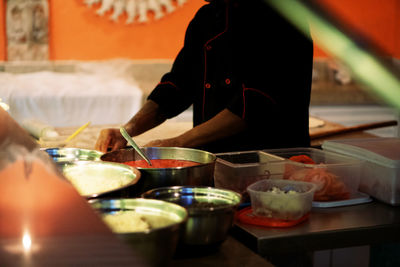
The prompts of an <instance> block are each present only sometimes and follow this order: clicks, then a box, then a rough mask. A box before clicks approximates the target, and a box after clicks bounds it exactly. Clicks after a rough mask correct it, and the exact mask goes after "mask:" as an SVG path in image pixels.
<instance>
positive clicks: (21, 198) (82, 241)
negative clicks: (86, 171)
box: [0, 109, 143, 266]
mask: <svg viewBox="0 0 400 267" xmlns="http://www.w3.org/2000/svg"><path fill="white" fill-rule="evenodd" d="M0 125H1V127H0V181H1V182H2V183H1V187H0V218H1V220H0V263H1V265H2V266H110V263H112V265H114V264H115V266H128V265H129V266H136V265H139V266H143V264H141V261H140V260H139V258H137V257H136V256H135V254H134V253H135V252H134V251H132V250H130V249H129V248H127V247H125V246H124V245H123V244H122V243H120V242H119V240H118V239H117V238H116V236H115V235H113V234H112V232H111V230H110V229H109V228H108V227H107V226H106V225H105V224H104V223H103V222H102V221H101V219H100V218H99V216H98V215H97V214H96V213H95V212H94V210H93V209H92V208H91V207H90V206H89V205H88V203H87V202H86V200H85V199H83V198H82V197H81V196H80V195H79V194H78V192H77V191H76V190H75V189H74V187H73V186H72V185H71V184H70V183H68V182H67V180H65V179H64V178H63V177H62V175H61V174H60V172H58V171H57V168H56V167H55V165H54V164H53V163H52V161H51V159H50V158H49V156H48V155H47V154H46V153H45V152H44V151H41V150H39V148H38V145H37V143H36V142H35V140H34V139H33V138H31V137H30V135H29V134H28V132H26V131H25V130H24V129H22V128H21V127H20V126H19V125H18V124H17V123H16V122H15V121H14V120H13V119H12V118H11V117H10V116H9V115H8V113H7V112H6V111H4V110H3V109H0Z"/></svg>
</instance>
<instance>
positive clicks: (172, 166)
mask: <svg viewBox="0 0 400 267" xmlns="http://www.w3.org/2000/svg"><path fill="white" fill-rule="evenodd" d="M141 149H142V151H143V152H144V153H145V154H146V156H147V157H148V158H149V159H150V161H151V164H152V165H151V166H150V165H148V164H147V162H146V161H145V160H144V159H142V157H141V156H140V155H139V154H138V153H136V151H135V150H134V149H133V148H130V149H120V150H116V151H112V152H108V153H105V154H103V155H102V156H101V158H100V159H101V160H103V161H111V162H118V163H123V164H126V165H129V166H131V167H135V168H137V169H138V170H139V171H140V173H141V178H140V181H139V182H138V183H137V185H136V191H137V196H139V195H140V194H142V193H144V192H146V191H148V190H150V189H154V188H158V187H166V186H213V185H214V166H215V161H216V156H215V155H214V154H212V153H210V152H207V151H203V150H199V149H192V148H181V147H143V148H141Z"/></svg>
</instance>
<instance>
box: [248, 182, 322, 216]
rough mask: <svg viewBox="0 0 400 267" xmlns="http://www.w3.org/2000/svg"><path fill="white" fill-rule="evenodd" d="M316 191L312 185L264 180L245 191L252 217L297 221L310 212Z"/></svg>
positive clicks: (315, 187)
mask: <svg viewBox="0 0 400 267" xmlns="http://www.w3.org/2000/svg"><path fill="white" fill-rule="evenodd" d="M316 189H317V186H316V185H315V184H313V183H307V182H298V181H291V180H283V179H265V180H261V181H258V182H255V183H253V184H251V185H250V186H249V187H248V188H247V191H248V192H249V195H250V199H251V208H252V210H253V214H254V215H256V216H263V217H268V218H274V219H280V220H297V219H299V218H301V217H303V216H304V215H305V214H307V213H308V212H309V211H310V210H311V207H312V200H313V197H314V192H315V190H316Z"/></svg>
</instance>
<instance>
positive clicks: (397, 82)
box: [265, 0, 400, 109]
mask: <svg viewBox="0 0 400 267" xmlns="http://www.w3.org/2000/svg"><path fill="white" fill-rule="evenodd" d="M265 1H266V2H267V3H269V4H270V5H271V6H272V7H274V8H275V9H277V10H278V12H280V13H281V14H282V15H283V16H284V17H286V18H287V19H288V20H289V21H291V22H292V23H293V24H294V25H295V26H296V27H298V28H299V30H300V31H302V32H305V33H306V32H307V29H308V27H309V25H308V24H305V23H304V22H303V21H304V18H307V20H308V23H309V24H310V25H311V28H312V31H313V34H312V36H313V39H314V41H316V43H317V44H318V45H319V46H320V47H321V48H322V49H323V50H324V51H325V52H327V53H329V54H331V55H332V56H334V57H335V58H337V59H338V60H339V61H340V62H341V63H343V64H344V65H345V66H346V67H347V68H348V69H349V71H351V73H352V74H353V76H354V77H355V79H357V80H358V81H359V82H360V83H361V84H362V85H364V86H365V88H367V89H369V90H370V92H371V93H372V94H374V95H375V96H377V97H378V98H380V99H382V100H383V101H385V102H386V103H387V104H389V105H390V106H393V107H395V108H397V109H400V79H399V76H398V75H396V74H395V72H394V71H392V70H391V68H390V67H389V66H387V65H386V64H385V63H384V62H383V60H382V59H381V58H379V57H378V55H376V51H374V50H373V48H372V46H371V44H370V43H368V42H367V40H363V43H362V44H360V42H356V41H355V39H356V38H355V37H354V36H350V34H346V33H345V31H344V29H340V28H339V27H338V26H336V24H337V23H334V22H333V21H331V20H330V19H329V18H328V16H327V15H325V14H323V12H322V11H321V10H318V7H317V6H316V5H315V4H314V5H313V4H310V3H309V2H307V3H306V1H300V0H291V1H280V0H265ZM312 2H313V1H311V3H312ZM356 37H357V40H360V39H361V38H360V36H356ZM367 45H369V47H368V46H367Z"/></svg>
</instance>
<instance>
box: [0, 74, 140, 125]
mask: <svg viewBox="0 0 400 267" xmlns="http://www.w3.org/2000/svg"><path fill="white" fill-rule="evenodd" d="M142 96H143V93H142V91H141V90H140V88H139V87H138V86H137V85H136V84H135V83H133V82H132V81H129V80H128V79H124V78H123V77H118V76H114V75H112V74H111V75H106V74H104V73H81V72H78V73H57V72H49V71H42V72H32V73H24V74H11V73H0V98H2V99H3V101H4V102H5V103H7V104H8V105H9V106H10V110H9V113H10V115H11V116H12V117H13V118H14V119H15V120H16V121H17V122H19V123H21V122H23V121H25V120H27V119H37V120H40V121H43V122H44V123H47V124H49V125H51V126H54V127H67V126H80V125H83V124H85V123H87V122H89V121H90V122H91V123H92V125H93V124H94V125H95V124H98V125H100V124H122V123H125V122H127V121H128V120H129V119H130V118H131V117H132V116H133V115H134V114H135V113H136V112H137V111H138V110H139V108H140V106H141V104H142Z"/></svg>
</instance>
